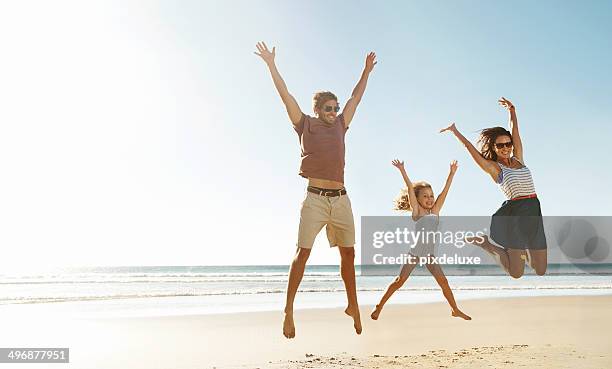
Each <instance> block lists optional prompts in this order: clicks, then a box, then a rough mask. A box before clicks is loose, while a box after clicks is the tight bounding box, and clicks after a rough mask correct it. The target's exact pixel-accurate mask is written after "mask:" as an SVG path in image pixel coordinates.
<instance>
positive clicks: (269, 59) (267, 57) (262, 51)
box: [254, 41, 276, 65]
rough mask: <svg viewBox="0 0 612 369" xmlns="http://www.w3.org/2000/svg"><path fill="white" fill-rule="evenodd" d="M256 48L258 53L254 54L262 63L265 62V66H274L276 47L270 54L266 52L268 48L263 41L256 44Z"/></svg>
mask: <svg viewBox="0 0 612 369" xmlns="http://www.w3.org/2000/svg"><path fill="white" fill-rule="evenodd" d="M256 46H257V51H259V52H257V51H254V54H255V55H258V56H259V57H260V58H262V59H263V61H265V62H266V64H268V65H270V64H274V57H275V56H276V46H275V47H273V48H272V52H270V50H268V46H267V45H266V43H265V42H263V41H262V42H258V43H257V45H256Z"/></svg>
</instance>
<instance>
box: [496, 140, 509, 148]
mask: <svg viewBox="0 0 612 369" xmlns="http://www.w3.org/2000/svg"><path fill="white" fill-rule="evenodd" d="M495 147H496V148H497V149H503V148H504V147H507V148H511V147H512V141H508V142H500V143H496V144H495Z"/></svg>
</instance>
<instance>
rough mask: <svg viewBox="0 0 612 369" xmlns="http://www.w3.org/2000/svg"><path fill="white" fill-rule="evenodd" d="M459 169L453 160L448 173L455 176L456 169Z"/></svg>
mask: <svg viewBox="0 0 612 369" xmlns="http://www.w3.org/2000/svg"><path fill="white" fill-rule="evenodd" d="M458 167H459V165H458V164H457V160H453V161H451V163H450V172H451V173H452V174H455V173H456V172H457V168H458Z"/></svg>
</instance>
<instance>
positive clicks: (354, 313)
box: [338, 245, 361, 334]
mask: <svg viewBox="0 0 612 369" xmlns="http://www.w3.org/2000/svg"><path fill="white" fill-rule="evenodd" d="M338 250H339V251H340V259H341V260H340V275H341V276H342V280H343V281H344V288H345V289H346V297H347V299H348V307H347V308H346V310H344V312H345V313H346V314H347V315H349V316H351V317H352V318H353V326H354V327H355V332H357V334H361V317H360V315H359V304H358V303H357V286H356V282H355V248H354V247H353V246H352V245H351V246H349V247H338Z"/></svg>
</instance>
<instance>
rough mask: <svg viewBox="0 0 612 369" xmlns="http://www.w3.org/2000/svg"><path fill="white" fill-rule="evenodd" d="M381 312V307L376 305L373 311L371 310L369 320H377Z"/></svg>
mask: <svg viewBox="0 0 612 369" xmlns="http://www.w3.org/2000/svg"><path fill="white" fill-rule="evenodd" d="M381 310H382V306H380V305H376V307H375V308H374V310H372V314H370V318H372V320H378V316H379V315H380V311H381Z"/></svg>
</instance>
